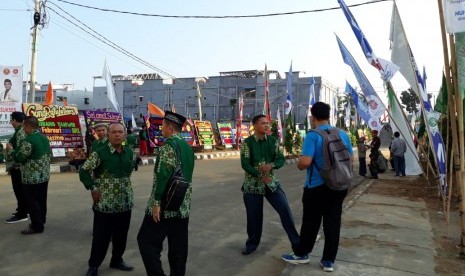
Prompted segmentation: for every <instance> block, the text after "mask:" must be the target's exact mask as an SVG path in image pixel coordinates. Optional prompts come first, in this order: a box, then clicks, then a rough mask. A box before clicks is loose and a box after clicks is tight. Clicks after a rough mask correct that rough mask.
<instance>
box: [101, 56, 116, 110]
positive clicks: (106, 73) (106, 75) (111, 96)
mask: <svg viewBox="0 0 465 276" xmlns="http://www.w3.org/2000/svg"><path fill="white" fill-rule="evenodd" d="M102 78H103V79H104V80H105V82H106V83H107V97H108V100H109V101H110V103H111V105H112V107H113V108H114V110H115V111H117V112H119V111H120V110H119V105H118V100H117V99H116V92H115V87H114V86H113V80H112V79H111V73H110V69H109V68H108V64H107V60H106V59H105V64H104V66H103V72H102Z"/></svg>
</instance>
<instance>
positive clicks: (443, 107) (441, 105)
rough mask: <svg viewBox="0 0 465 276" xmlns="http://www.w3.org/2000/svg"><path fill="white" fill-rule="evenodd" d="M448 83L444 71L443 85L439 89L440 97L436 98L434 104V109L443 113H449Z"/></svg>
mask: <svg viewBox="0 0 465 276" xmlns="http://www.w3.org/2000/svg"><path fill="white" fill-rule="evenodd" d="M447 101H448V95H447V83H446V76H445V75H444V73H443V74H442V85H441V88H440V89H439V94H438V97H437V98H436V104H435V105H434V110H436V111H437V112H441V113H442V114H447Z"/></svg>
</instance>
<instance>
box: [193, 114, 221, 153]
mask: <svg viewBox="0 0 465 276" xmlns="http://www.w3.org/2000/svg"><path fill="white" fill-rule="evenodd" d="M194 126H195V130H196V131H197V138H198V139H199V145H201V146H203V148H204V149H212V148H213V146H214V145H216V143H215V135H214V134H213V129H212V124H211V123H210V121H198V120H194Z"/></svg>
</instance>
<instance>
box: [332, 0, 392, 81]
mask: <svg viewBox="0 0 465 276" xmlns="http://www.w3.org/2000/svg"><path fill="white" fill-rule="evenodd" d="M337 2H339V5H340V6H341V9H342V11H343V12H344V15H345V17H346V18H347V21H349V24H350V27H351V28H352V31H353V32H354V35H355V37H356V38H357V40H358V43H359V44H360V47H362V51H363V54H364V55H365V57H366V59H367V61H368V63H370V64H371V65H372V66H373V67H375V68H376V69H378V71H379V73H380V74H381V78H382V79H383V80H384V81H389V80H390V79H392V77H393V76H394V74H395V73H396V72H397V71H398V70H399V67H397V65H395V64H393V63H391V62H389V61H387V60H383V59H381V58H378V57H376V55H375V53H374V52H373V49H372V48H371V46H370V44H369V43H368V41H367V39H366V38H365V35H364V34H363V32H362V29H360V26H359V25H358V23H357V21H356V20H355V17H354V16H353V15H352V13H351V12H350V10H349V8H348V7H347V5H346V4H345V3H344V1H343V0H338V1H337Z"/></svg>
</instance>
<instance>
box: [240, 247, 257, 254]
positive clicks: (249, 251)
mask: <svg viewBox="0 0 465 276" xmlns="http://www.w3.org/2000/svg"><path fill="white" fill-rule="evenodd" d="M255 249H256V248H248V247H246V248H244V249H242V255H250V253H252V252H254V251H255Z"/></svg>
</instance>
